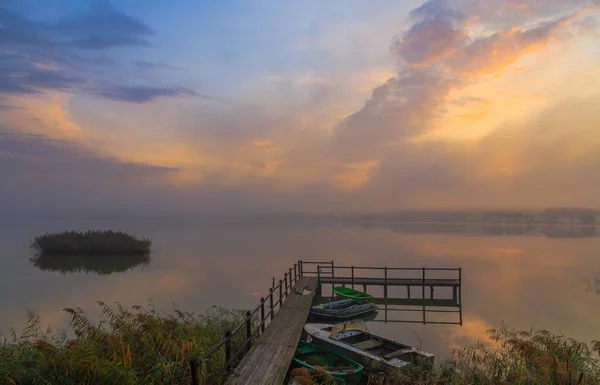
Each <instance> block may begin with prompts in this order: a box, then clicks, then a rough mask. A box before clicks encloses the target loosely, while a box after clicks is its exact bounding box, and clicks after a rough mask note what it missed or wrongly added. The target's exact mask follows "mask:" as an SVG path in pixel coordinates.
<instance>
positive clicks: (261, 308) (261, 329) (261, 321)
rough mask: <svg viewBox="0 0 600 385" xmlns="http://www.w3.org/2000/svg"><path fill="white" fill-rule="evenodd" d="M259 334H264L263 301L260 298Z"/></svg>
mask: <svg viewBox="0 0 600 385" xmlns="http://www.w3.org/2000/svg"><path fill="white" fill-rule="evenodd" d="M260 332H261V333H264V332H265V299H264V298H263V297H260Z"/></svg>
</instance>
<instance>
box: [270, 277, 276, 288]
mask: <svg viewBox="0 0 600 385" xmlns="http://www.w3.org/2000/svg"><path fill="white" fill-rule="evenodd" d="M271 287H272V288H273V289H275V277H273V285H271Z"/></svg>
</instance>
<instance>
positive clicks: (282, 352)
mask: <svg viewBox="0 0 600 385" xmlns="http://www.w3.org/2000/svg"><path fill="white" fill-rule="evenodd" d="M316 287H317V278H316V277H310V278H309V277H302V278H300V279H298V283H296V286H295V287H294V290H293V291H292V293H291V294H290V295H289V297H288V298H287V300H286V301H285V302H284V304H283V306H282V307H281V309H280V310H279V312H278V313H277V315H276V316H275V318H274V319H273V321H272V322H271V323H270V324H269V326H268V327H267V329H266V331H265V332H264V333H263V334H262V335H261V336H260V337H259V338H258V340H257V341H256V342H255V343H254V345H253V346H252V349H250V351H249V352H248V354H246V356H245V357H244V359H243V360H242V362H240V364H239V365H238V366H237V368H236V369H235V370H234V372H233V373H232V374H231V376H230V378H229V383H230V384H232V385H246V384H248V385H251V384H257V385H258V384H274V385H278V384H282V383H283V380H284V378H285V375H286V373H287V370H288V368H289V365H290V363H291V361H292V358H293V357H294V352H295V351H296V346H297V344H298V340H299V339H300V335H301V334H302V330H303V329H304V324H305V322H306V319H307V317H308V312H309V310H310V305H311V303H312V300H313V297H314V295H315V290H316ZM303 289H307V290H310V294H308V295H302V294H298V293H302V290H303Z"/></svg>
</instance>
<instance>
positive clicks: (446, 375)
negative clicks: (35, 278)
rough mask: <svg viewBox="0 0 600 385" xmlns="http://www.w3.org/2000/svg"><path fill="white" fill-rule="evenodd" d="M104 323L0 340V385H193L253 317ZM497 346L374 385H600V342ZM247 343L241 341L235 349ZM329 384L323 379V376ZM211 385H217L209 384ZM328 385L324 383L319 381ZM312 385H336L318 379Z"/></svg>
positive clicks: (110, 318) (213, 380)
mask: <svg viewBox="0 0 600 385" xmlns="http://www.w3.org/2000/svg"><path fill="white" fill-rule="evenodd" d="M98 304H99V306H100V309H101V316H100V319H99V321H98V322H94V321H92V320H91V319H90V317H89V316H88V314H87V313H86V312H85V311H84V310H82V309H80V308H75V309H71V308H66V309H64V311H65V312H66V313H68V314H69V316H70V318H71V322H70V326H69V329H68V330H67V331H64V332H53V331H52V330H50V329H42V327H41V322H40V318H39V316H38V315H36V314H35V313H34V312H33V311H28V319H27V321H26V322H25V324H24V326H23V328H22V329H21V331H20V332H17V331H15V330H14V329H9V331H8V333H7V334H0V381H5V383H7V384H34V383H60V384H65V385H68V384H92V383H93V384H125V385H128V384H166V383H168V384H189V383H190V381H191V378H190V370H189V364H188V363H189V360H190V359H192V358H196V359H200V358H202V357H203V356H204V355H205V354H206V353H207V352H208V351H209V350H210V349H212V348H213V347H214V346H215V345H216V344H218V343H219V342H220V341H221V340H222V338H223V335H224V333H225V332H226V331H227V330H232V328H234V327H235V326H236V325H237V324H239V322H241V321H242V320H243V319H244V317H245V312H244V311H229V310H225V309H222V308H214V309H212V310H211V311H209V312H207V313H206V314H203V315H196V314H193V313H187V312H182V311H179V310H173V311H172V312H169V313H166V312H163V311H160V310H156V309H155V308H154V305H153V304H152V303H150V304H149V305H148V306H146V307H142V306H133V307H132V309H131V310H129V309H125V308H124V307H123V306H121V305H120V304H118V303H117V304H116V307H110V306H108V305H106V304H105V303H103V302H98ZM489 337H490V339H491V340H492V346H487V345H484V344H483V343H481V342H478V343H477V344H476V345H475V346H467V347H461V348H457V349H454V350H453V353H452V355H451V357H449V358H448V359H446V360H443V361H441V362H438V363H436V365H435V366H434V368H433V369H427V368H425V367H420V366H418V365H415V366H413V367H412V368H410V369H408V370H401V371H397V372H394V373H388V374H383V373H380V372H379V371H378V370H377V368H366V369H367V372H366V375H365V376H366V383H367V384H368V385H380V384H381V385H382V384H389V385H393V384H430V385H442V384H445V385H450V384H556V385H557V384H597V383H600V356H599V353H600V342H599V341H592V343H591V344H590V345H588V344H585V343H582V342H578V341H575V340H573V339H572V338H568V337H566V336H564V335H557V334H553V333H551V332H549V331H545V330H540V331H537V332H534V331H532V330H530V331H520V332H515V331H511V330H509V329H507V328H506V327H505V326H503V327H502V328H500V329H499V330H491V331H489ZM244 343H245V341H244V338H243V337H241V338H233V340H232V346H233V348H234V349H237V348H238V347H241V346H242V345H243V344H244ZM223 361H224V356H223V355H222V354H221V355H216V356H215V357H214V358H213V359H212V361H211V362H209V363H205V365H202V366H201V367H200V373H199V377H200V384H208V383H210V384H217V383H224V381H225V377H224V376H223V375H222V374H221V373H222V372H223V371H222V369H223V368H222V363H223ZM321 374H322V373H321ZM209 377H210V381H208V380H207V378H209ZM319 379H320V380H319ZM302 383H303V384H313V385H317V384H325V383H331V381H329V382H328V381H327V379H324V378H322V376H320V375H319V373H314V376H308V377H307V378H306V379H305V380H304V381H303V382H302Z"/></svg>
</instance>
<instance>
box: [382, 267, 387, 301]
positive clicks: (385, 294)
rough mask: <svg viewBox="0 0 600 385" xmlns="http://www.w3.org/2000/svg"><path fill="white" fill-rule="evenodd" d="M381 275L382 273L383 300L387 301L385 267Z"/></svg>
mask: <svg viewBox="0 0 600 385" xmlns="http://www.w3.org/2000/svg"><path fill="white" fill-rule="evenodd" d="M383 273H384V277H383V298H386V299H387V290H388V284H387V266H386V267H384V268H383Z"/></svg>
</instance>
